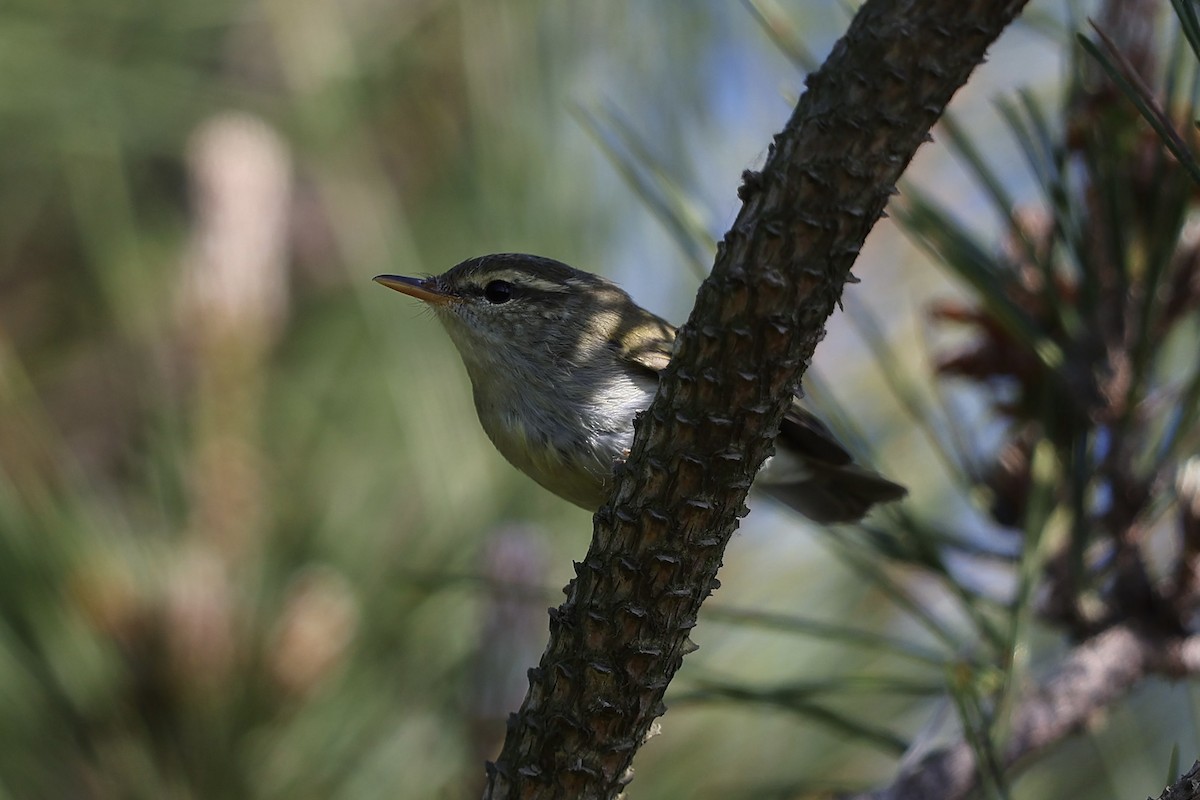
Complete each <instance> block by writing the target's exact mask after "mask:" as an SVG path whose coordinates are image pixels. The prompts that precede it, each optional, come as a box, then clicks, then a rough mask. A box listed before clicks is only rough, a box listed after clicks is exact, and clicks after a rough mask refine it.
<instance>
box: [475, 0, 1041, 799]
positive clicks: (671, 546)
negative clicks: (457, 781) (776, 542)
mask: <svg viewBox="0 0 1200 800" xmlns="http://www.w3.org/2000/svg"><path fill="white" fill-rule="evenodd" d="M1025 2H1026V0H868V2H867V3H866V4H865V5H864V6H863V7H862V9H861V10H860V11H859V13H858V14H857V15H856V16H855V18H854V21H853V22H852V23H851V26H850V29H849V30H848V32H847V33H846V36H845V37H844V38H843V39H842V40H841V41H840V42H839V43H838V44H837V45H836V46H835V48H834V50H833V52H832V53H831V55H830V57H829V59H828V60H827V61H826V63H825V64H824V66H822V68H821V69H820V70H819V71H818V72H816V73H814V74H812V75H811V76H810V77H809V79H808V89H807V91H806V92H805V94H804V95H803V96H802V97H801V99H800V102H799V104H798V105H797V107H796V110H795V112H794V113H793V115H792V118H791V120H790V121H789V122H788V124H787V127H786V128H785V129H784V131H783V132H782V133H780V134H779V135H777V136H776V137H775V143H774V146H773V147H772V148H771V152H770V154H769V156H768V158H767V162H766V164H765V166H764V168H763V171H762V172H761V173H760V174H747V175H746V176H745V183H744V185H743V186H742V188H741V191H740V193H739V194H740V196H741V197H742V199H743V201H744V205H743V207H742V210H741V213H740V214H739V215H738V218H737V221H736V222H735V223H734V225H733V228H732V229H731V230H730V231H729V232H728V233H727V234H726V235H725V239H724V241H723V242H722V243H721V246H720V248H719V250H718V254H717V261H716V265H715V266H714V269H713V273H712V275H711V276H710V277H709V279H708V280H706V281H705V282H704V285H703V286H702V287H701V289H700V292H699V294H698V297H697V302H696V307H695V309H694V311H693V312H692V316H691V319H690V320H689V322H688V324H687V325H685V326H684V327H683V328H682V329H681V331H680V337H679V344H678V349H677V351H676V356H675V358H674V360H673V361H672V363H671V365H670V367H669V369H668V370H667V373H666V376H665V377H664V379H663V381H662V385H661V387H660V390H659V394H658V396H657V398H656V399H655V401H654V404H653V405H652V406H651V408H650V410H649V411H648V412H647V413H646V414H645V415H643V416H642V418H640V419H639V421H638V425H637V434H636V437H635V440H634V445H633V450H632V453H631V455H630V458H629V461H628V463H627V465H626V466H625V467H624V469H622V470H621V474H620V475H619V476H618V481H617V487H616V491H615V493H614V496H613V498H612V500H611V501H610V502H609V503H608V504H607V505H605V506H604V507H602V508H601V509H600V511H599V512H598V513H597V514H596V518H595V525H596V527H595V533H594V536H593V539H592V544H591V547H590V549H589V551H588V554H587V556H586V558H585V559H584V560H583V562H582V563H579V564H577V565H576V576H577V577H576V578H575V580H573V581H572V582H571V583H570V585H568V587H567V589H566V594H567V599H566V602H565V603H563V605H562V606H560V607H559V608H558V609H555V610H552V611H551V617H550V641H549V644H548V646H547V648H546V651H545V653H544V654H543V656H542V659H541V663H540V664H539V665H538V666H537V667H536V668H534V669H532V670H530V675H529V678H530V686H529V693H528V694H527V696H526V698H525V701H524V703H523V704H522V706H521V709H520V711H519V712H517V713H516V714H514V715H513V716H512V717H511V718H510V720H509V727H508V733H507V736H506V739H505V743H504V748H503V750H502V752H501V754H500V757H499V759H498V760H497V762H496V763H495V764H489V765H488V783H487V788H486V790H485V792H484V796H485V797H486V798H495V799H497V800H498V799H499V798H527V799H528V798H609V797H613V796H615V795H617V794H618V793H619V792H620V791H621V789H622V787H623V786H624V785H625V784H626V783H627V782H628V780H629V777H630V774H631V771H630V763H631V762H632V760H633V756H634V754H635V753H636V752H637V750H638V748H639V747H640V746H641V744H642V743H643V741H644V740H645V739H646V737H647V734H648V732H649V731H650V729H651V724H652V723H653V722H654V720H655V718H656V717H658V716H659V715H661V714H662V713H663V711H664V710H665V709H664V706H663V703H662V698H663V693H664V692H665V690H666V688H667V685H668V683H669V682H670V680H671V678H672V676H673V675H674V674H675V671H676V670H677V669H678V668H679V666H680V664H681V662H682V660H683V656H684V655H686V654H687V653H688V652H689V651H690V650H692V649H694V645H693V644H692V643H691V640H690V639H689V637H688V633H689V632H690V631H691V629H692V628H693V627H694V626H695V624H696V618H697V614H698V612H699V609H700V605H701V603H702V602H703V600H704V599H705V598H706V597H707V596H708V595H709V594H710V593H711V592H712V591H713V590H714V589H715V588H716V587H717V585H718V583H717V579H716V574H717V570H718V568H719V567H720V565H721V559H722V555H723V553H724V550H725V546H726V544H727V543H728V541H729V537H730V535H731V534H732V533H733V531H734V529H735V528H736V526H737V521H738V519H739V518H740V517H741V516H743V515H744V513H745V506H744V501H745V497H746V493H747V491H748V490H749V487H750V483H751V481H752V479H753V476H754V475H755V473H756V472H757V470H758V468H759V466H760V465H761V464H762V462H763V460H764V459H765V458H766V457H767V456H768V455H769V454H770V451H771V443H772V441H773V440H774V437H775V435H776V433H777V432H778V428H779V423H780V420H781V418H782V416H783V413H784V410H785V408H786V407H787V405H788V403H789V402H790V398H791V396H792V393H793V391H794V389H795V387H796V386H797V385H798V383H799V380H800V378H801V376H802V375H803V373H804V370H805V368H806V366H807V365H808V363H809V360H810V358H811V357H812V353H813V350H814V348H815V347H816V345H817V342H818V341H820V339H821V337H822V335H823V332H824V325H825V320H826V319H827V318H828V317H829V315H830V314H831V313H832V312H833V310H834V307H835V305H836V303H837V301H838V299H839V298H840V296H841V292H842V287H843V284H844V283H845V282H846V280H847V278H848V276H849V271H850V266H851V264H852V263H853V261H854V259H855V257H856V256H857V254H858V252H859V249H860V248H861V247H862V244H863V241H864V240H865V239H866V236H867V233H868V232H869V231H870V229H871V227H872V226H873V225H874V223H875V221H876V220H877V219H879V217H880V216H881V215H882V213H883V209H884V206H885V204H886V203H887V199H888V197H889V196H890V195H891V194H892V192H893V187H894V185H895V182H896V180H897V179H898V178H899V177H900V174H901V172H902V171H903V170H904V168H905V167H906V166H907V165H908V163H909V161H910V160H911V159H912V156H913V154H914V153H915V152H916V150H917V148H918V147H919V146H920V144H921V143H922V142H923V141H925V140H926V139H927V137H928V132H929V129H930V127H931V126H932V125H933V123H934V122H935V121H936V120H937V118H938V117H939V116H940V114H941V113H942V111H943V109H944V108H945V106H946V104H947V103H948V102H949V100H950V98H951V96H952V95H953V94H954V92H955V91H956V90H957V89H958V88H959V87H960V86H962V85H963V83H965V82H966V80H967V77H968V76H969V75H970V74H971V71H972V70H973V69H974V68H975V66H976V65H978V64H979V63H980V62H981V61H982V60H983V58H984V54H985V52H986V50H987V48H988V46H989V45H990V44H991V43H992V42H993V41H994V40H995V38H996V37H997V36H999V34H1000V32H1001V31H1002V30H1003V29H1004V27H1005V26H1006V25H1007V24H1008V23H1009V22H1010V21H1011V20H1012V19H1013V18H1014V17H1015V16H1016V15H1017V14H1018V13H1019V12H1020V10H1021V8H1022V7H1023V6H1024V5H1025Z"/></svg>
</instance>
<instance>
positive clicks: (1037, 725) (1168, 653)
mask: <svg viewBox="0 0 1200 800" xmlns="http://www.w3.org/2000/svg"><path fill="white" fill-rule="evenodd" d="M1148 674H1158V675H1165V676H1167V677H1171V678H1180V677H1184V676H1191V675H1197V674H1200V636H1191V637H1175V636H1167V635H1158V634H1152V633H1147V632H1144V631H1139V630H1137V629H1135V628H1132V627H1128V626H1124V625H1121V626H1117V627H1113V628H1110V629H1108V630H1107V631H1105V632H1103V633H1101V634H1099V635H1097V636H1095V637H1093V638H1091V639H1089V640H1088V641H1086V642H1083V643H1082V644H1080V645H1078V646H1077V647H1075V648H1074V649H1073V650H1072V651H1071V653H1070V654H1069V655H1068V656H1067V657H1066V658H1065V659H1063V661H1062V663H1061V664H1060V665H1059V666H1058V667H1057V668H1056V669H1055V670H1054V672H1053V674H1051V675H1050V676H1048V677H1047V678H1046V679H1045V680H1043V681H1042V682H1041V683H1040V684H1038V685H1037V686H1035V687H1033V688H1032V689H1031V690H1030V691H1029V692H1028V693H1026V694H1025V696H1024V697H1023V698H1022V699H1021V700H1020V701H1019V702H1018V703H1017V705H1016V707H1015V709H1014V711H1013V716H1012V726H1011V731H1012V733H1011V736H1010V738H1009V741H1008V743H1007V746H1006V748H1005V750H1004V763H1003V765H1002V766H1003V767H1004V768H1006V769H1007V768H1009V767H1013V766H1018V765H1019V764H1020V763H1021V762H1023V761H1025V760H1027V759H1028V758H1029V757H1031V756H1033V755H1035V754H1037V753H1039V752H1041V751H1043V750H1045V749H1047V748H1048V747H1051V746H1052V745H1054V744H1057V743H1058V742H1060V741H1062V740H1063V739H1065V738H1066V737H1068V736H1070V735H1072V734H1074V733H1078V732H1079V731H1081V730H1083V729H1085V728H1086V727H1087V725H1088V723H1089V722H1090V721H1091V720H1092V719H1093V718H1094V717H1095V716H1096V715H1097V714H1100V713H1101V712H1103V711H1105V710H1106V709H1108V708H1109V707H1111V706H1112V705H1113V703H1115V702H1116V701H1118V700H1119V699H1121V698H1122V697H1124V696H1125V695H1126V694H1127V693H1128V692H1129V690H1130V689H1132V688H1133V687H1134V686H1135V685H1136V684H1137V683H1138V682H1139V681H1140V680H1142V678H1144V677H1145V676H1146V675H1148ZM977 779H978V773H977V771H976V769H975V757H974V755H973V753H972V750H971V747H970V745H968V744H967V743H966V742H965V741H963V742H958V743H956V744H954V745H951V746H949V747H945V748H942V749H940V750H937V751H935V752H933V753H930V754H929V755H927V756H926V757H925V758H923V759H921V760H919V761H917V762H914V763H913V764H912V765H911V766H909V767H908V768H907V769H905V770H904V771H903V772H901V773H900V774H899V775H897V776H896V779H895V780H894V781H893V782H892V783H891V784H889V785H888V786H886V787H883V788H881V789H876V790H873V791H869V792H864V793H862V794H855V795H846V796H845V797H843V800H960V798H965V797H966V796H967V795H968V794H970V792H971V791H972V790H973V789H975V787H976V784H977Z"/></svg>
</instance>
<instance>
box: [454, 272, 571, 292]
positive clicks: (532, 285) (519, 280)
mask: <svg viewBox="0 0 1200 800" xmlns="http://www.w3.org/2000/svg"><path fill="white" fill-rule="evenodd" d="M493 281H504V282H506V283H511V284H512V285H513V286H514V287H516V288H518V289H522V290H526V289H528V290H532V291H535V292H545V293H547V294H563V293H565V292H568V291H570V287H568V286H566V285H565V284H562V283H558V282H555V281H551V280H547V279H545V278H540V277H538V276H537V275H530V274H529V273H528V272H523V271H521V270H515V269H498V270H494V271H488V272H487V273H481V274H478V275H475V276H473V280H472V284H473V285H472V286H471V289H473V290H478V291H480V292H482V291H483V290H484V288H485V287H486V286H487V285H488V284H489V283H491V282H493Z"/></svg>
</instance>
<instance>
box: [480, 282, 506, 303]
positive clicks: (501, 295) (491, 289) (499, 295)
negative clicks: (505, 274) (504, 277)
mask: <svg viewBox="0 0 1200 800" xmlns="http://www.w3.org/2000/svg"><path fill="white" fill-rule="evenodd" d="M483 296H484V297H486V298H487V301H488V302H489V303H494V304H496V305H499V304H500V303H507V302H508V301H509V300H511V299H512V296H513V285H512V284H511V283H509V282H508V281H492V282H491V283H489V284H488V285H487V286H485V287H483Z"/></svg>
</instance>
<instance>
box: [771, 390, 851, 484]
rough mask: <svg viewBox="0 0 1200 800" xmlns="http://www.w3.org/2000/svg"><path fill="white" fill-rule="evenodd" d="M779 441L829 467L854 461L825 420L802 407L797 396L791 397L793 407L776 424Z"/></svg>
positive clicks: (840, 465)
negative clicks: (780, 422)
mask: <svg viewBox="0 0 1200 800" xmlns="http://www.w3.org/2000/svg"><path fill="white" fill-rule="evenodd" d="M779 443H780V444H782V445H788V446H791V447H792V448H793V449H795V450H797V451H798V452H800V453H802V454H803V455H804V456H805V457H806V458H811V459H815V460H817V461H822V462H824V463H826V464H829V465H831V466H836V467H842V466H845V465H847V464H849V463H851V462H852V461H853V460H854V459H853V458H852V457H851V456H850V454H849V453H847V452H846V448H844V447H842V445H841V442H839V441H838V440H837V437H835V436H834V435H833V432H832V431H830V430H829V428H827V427H825V423H824V422H821V420H819V419H817V418H816V417H815V416H813V415H812V414H811V413H810V412H808V411H807V410H805V408H804V407H803V406H801V405H800V400H799V399H798V398H793V399H792V407H791V408H790V409H788V412H787V414H786V415H785V416H784V418H783V423H782V424H781V425H780V426H779Z"/></svg>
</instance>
